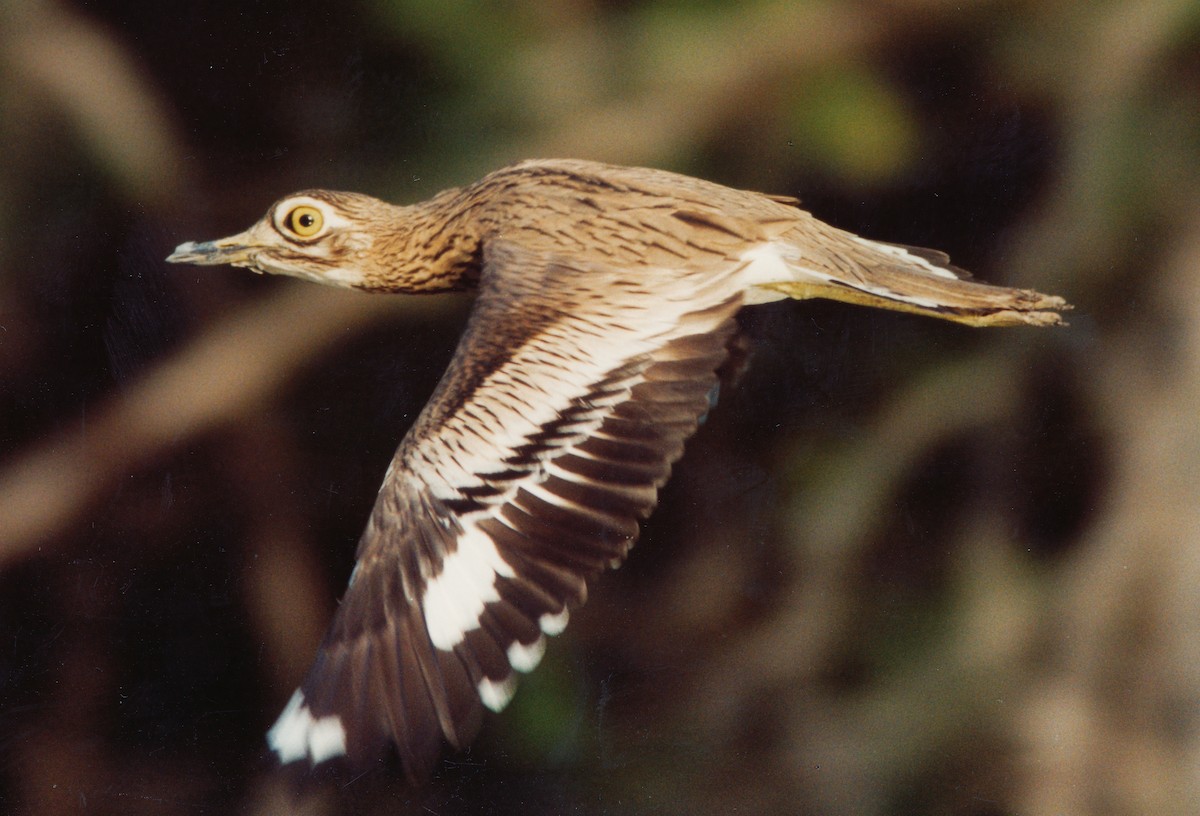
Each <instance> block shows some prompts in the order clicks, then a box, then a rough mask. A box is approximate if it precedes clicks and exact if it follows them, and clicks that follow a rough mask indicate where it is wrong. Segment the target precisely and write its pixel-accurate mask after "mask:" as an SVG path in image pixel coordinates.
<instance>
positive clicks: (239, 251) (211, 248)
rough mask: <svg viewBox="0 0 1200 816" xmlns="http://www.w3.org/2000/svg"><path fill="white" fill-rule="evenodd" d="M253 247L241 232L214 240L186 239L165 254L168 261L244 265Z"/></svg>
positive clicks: (209, 264)
mask: <svg viewBox="0 0 1200 816" xmlns="http://www.w3.org/2000/svg"><path fill="white" fill-rule="evenodd" d="M254 250H255V247H254V246H253V245H252V244H251V242H250V241H249V240H248V239H247V236H246V235H245V234H244V233H243V234H239V235H231V236H230V237H228V238H218V239H217V240H215V241H188V242H187V243H185V244H180V245H179V246H177V247H175V251H174V252H172V253H171V254H170V255H168V256H167V262H168V263H190V264H200V265H201V266H215V265H217V264H232V265H234V266H245V265H246V264H245V263H243V262H244V261H245V260H246V259H247V258H248V257H250V255H251V253H253V252H254Z"/></svg>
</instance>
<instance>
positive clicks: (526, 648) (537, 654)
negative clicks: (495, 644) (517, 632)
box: [507, 638, 546, 674]
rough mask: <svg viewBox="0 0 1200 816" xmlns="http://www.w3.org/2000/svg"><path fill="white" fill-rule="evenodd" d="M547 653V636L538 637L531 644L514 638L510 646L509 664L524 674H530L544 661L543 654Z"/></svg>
mask: <svg viewBox="0 0 1200 816" xmlns="http://www.w3.org/2000/svg"><path fill="white" fill-rule="evenodd" d="M545 653H546V639H545V638H538V639H537V640H535V641H534V642H533V643H530V644H524V643H521V642H520V641H518V640H514V641H513V642H512V644H511V645H510V646H509V647H508V653H507V654H508V664H509V665H510V666H512V667H513V668H514V669H516V670H517V671H519V672H521V673H522V674H528V673H529V672H531V671H533V670H534V669H536V668H537V664H538V663H541V662H542V655H543V654H545Z"/></svg>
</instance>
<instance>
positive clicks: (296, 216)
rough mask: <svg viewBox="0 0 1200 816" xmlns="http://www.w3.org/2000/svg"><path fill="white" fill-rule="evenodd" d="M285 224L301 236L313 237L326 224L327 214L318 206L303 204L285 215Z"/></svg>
mask: <svg viewBox="0 0 1200 816" xmlns="http://www.w3.org/2000/svg"><path fill="white" fill-rule="evenodd" d="M283 225H284V226H285V227H287V228H288V229H289V230H291V231H292V232H294V233H295V234H296V235H298V236H299V237H301V238H311V237H312V236H314V235H316V234H317V233H318V232H320V231H321V227H323V226H325V216H323V215H321V211H320V210H318V209H317V208H316V207H311V206H309V205H308V204H301V205H300V206H298V207H293V208H292V209H291V210H290V211H289V212H288V214H287V215H285V216H284V217H283Z"/></svg>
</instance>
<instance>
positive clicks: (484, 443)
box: [268, 242, 741, 781]
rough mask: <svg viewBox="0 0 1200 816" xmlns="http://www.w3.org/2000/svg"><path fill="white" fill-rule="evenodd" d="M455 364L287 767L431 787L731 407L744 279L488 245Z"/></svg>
mask: <svg viewBox="0 0 1200 816" xmlns="http://www.w3.org/2000/svg"><path fill="white" fill-rule="evenodd" d="M483 261H484V265H483V273H482V277H481V281H480V293H479V297H478V300H477V302H476V304H475V308H474V310H473V313H472V316H471V319H470V321H469V323H468V325H467V328H466V330H465V332H464V335H463V338H462V340H461V342H460V344H459V347H458V350H457V352H456V353H455V356H454V358H453V360H452V361H451V363H450V366H449V368H448V369H447V371H446V374H445V376H444V377H443V379H442V381H441V383H440V384H439V385H438V387H437V389H436V390H435V392H434V395H433V396H432V397H431V399H430V401H429V404H428V405H427V406H426V408H425V410H424V411H423V412H422V415H421V416H420V417H419V418H418V420H417V422H416V423H415V424H414V426H413V428H412V429H411V430H410V432H409V434H408V435H407V436H406V437H405V439H404V441H403V442H402V443H401V445H400V448H399V450H398V451H397V454H396V458H395V460H394V461H393V464H392V466H391V467H390V468H389V471H388V475H387V477H386V478H385V480H384V484H383V486H382V488H381V490H380V494H379V497H378V500H377V501H376V504H375V508H374V510H373V512H372V514H371V518H370V521H369V523H368V525H367V529H366V531H365V533H364V534H363V537H362V539H361V542H360V544H359V549H358V561H357V564H356V566H355V569H354V573H353V575H352V578H351V583H350V587H349V589H348V590H347V592H346V594H345V597H344V598H343V600H342V603H341V605H340V607H339V609H338V612H337V614H336V616H335V619H334V621H333V624H332V626H331V628H330V630H329V633H328V635H327V637H326V639H325V642H324V643H323V645H322V646H321V647H320V650H319V653H318V655H317V657H316V661H315V663H314V665H313V667H312V669H311V670H310V672H309V674H308V676H307V678H306V679H305V681H304V683H303V684H302V686H301V687H300V689H298V690H297V692H296V694H295V695H294V696H293V698H292V700H291V702H290V703H289V705H288V708H287V709H286V710H285V711H284V713H283V715H281V717H280V719H279V721H278V722H277V723H276V725H275V726H274V727H273V728H272V730H271V732H270V734H269V735H268V736H269V740H270V743H271V745H272V747H273V748H274V749H275V751H276V753H277V754H278V756H279V758H280V760H281V761H282V762H284V763H287V762H290V761H295V760H301V759H308V760H309V761H310V762H312V763H313V764H317V763H319V762H321V761H323V760H325V759H331V758H334V757H338V756H343V755H344V756H345V757H346V761H348V762H350V763H351V764H353V765H357V766H362V765H364V764H367V763H370V762H373V761H375V760H376V759H377V758H378V757H379V756H380V755H381V754H383V753H384V752H385V750H386V745H387V743H388V742H389V741H390V742H392V743H394V744H395V745H396V747H397V749H398V753H399V756H400V760H401V763H402V765H403V767H404V769H405V772H406V774H407V775H408V776H409V778H410V779H411V780H413V781H418V780H420V779H421V778H423V777H424V776H426V775H427V774H428V773H429V772H430V770H431V769H432V767H433V765H434V764H435V762H436V760H437V759H438V757H439V755H440V754H441V752H442V750H443V747H442V740H443V737H444V738H445V740H447V741H449V743H450V744H452V745H454V746H456V747H462V746H464V745H465V744H466V743H467V742H468V741H469V740H470V739H471V738H472V737H473V736H474V734H475V732H476V731H477V730H478V727H479V724H480V721H481V718H482V710H483V707H484V706H486V707H488V708H491V709H493V710H497V711H498V710H500V709H501V708H502V707H503V706H504V705H505V704H506V703H507V702H508V700H509V698H510V697H511V695H512V693H513V689H514V686H515V675H514V671H528V670H530V669H532V668H533V667H534V666H535V665H536V664H537V662H538V660H539V659H540V657H541V653H542V650H543V646H544V636H545V635H553V634H557V633H558V632H559V631H561V630H562V627H563V626H565V624H566V618H567V614H568V610H569V608H570V607H571V606H573V605H578V604H582V603H583V602H584V600H585V598H586V596H587V585H588V581H589V580H590V579H592V578H594V577H595V576H596V575H598V574H599V573H600V572H602V571H603V570H605V569H606V568H610V567H615V566H617V565H618V564H620V562H621V560H622V559H623V558H624V557H625V555H626V554H627V553H628V551H629V549H630V547H631V546H632V545H633V543H634V541H635V540H636V538H637V535H638V520H639V519H640V518H644V517H646V516H647V515H648V514H649V513H650V511H651V510H652V509H653V507H654V505H655V503H656V501H657V497H658V489H659V488H660V487H661V486H662V485H663V483H664V482H665V481H666V479H667V477H668V476H669V474H670V470H671V465H672V463H674V462H675V460H677V459H678V458H679V456H680V455H681V454H682V452H683V445H684V441H685V440H686V439H687V438H688V437H689V436H691V434H692V433H693V432H694V431H695V430H696V427H697V424H698V423H699V421H700V418H701V417H702V416H703V415H704V414H705V412H706V411H707V410H708V409H709V407H710V395H711V394H712V393H713V392H714V389H715V387H716V384H717V376H716V370H717V368H718V366H720V364H721V363H722V361H723V360H724V359H725V357H726V354H727V350H726V346H727V343H728V341H729V340H730V338H731V336H732V335H733V333H734V331H735V323H734V321H733V315H734V313H735V312H736V311H737V309H738V308H739V307H740V305H741V291H740V289H739V287H737V286H736V285H735V284H734V282H733V276H734V275H735V274H736V269H735V268H734V266H733V265H730V266H729V267H728V268H716V267H714V268H709V269H706V270H701V271H697V270H692V271H690V272H689V271H686V270H661V269H660V270H629V269H613V268H609V267H606V266H604V265H598V264H582V263H580V262H578V261H574V260H572V261H568V260H566V259H563V258H557V257H554V256H553V255H551V254H546V253H539V252H536V251H532V250H529V249H525V248H522V247H521V246H517V245H514V244H511V243H504V242H494V243H493V244H492V245H490V246H488V247H487V248H486V249H485V252H484V258H483Z"/></svg>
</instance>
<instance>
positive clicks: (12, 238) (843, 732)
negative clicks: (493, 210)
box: [0, 0, 1200, 816]
mask: <svg viewBox="0 0 1200 816" xmlns="http://www.w3.org/2000/svg"><path fill="white" fill-rule="evenodd" d="M0 145H2V146H3V147H2V154H0V155H2V158H0V813H4V814H76V813H79V814H83V813H86V814H109V813H111V814H224V813H246V814H275V813H292V812H297V813H305V814H349V813H355V814H358V813H363V814H375V813H399V812H413V813H437V814H457V813H475V814H485V813H495V814H503V813H523V814H543V813H545V814H558V813H560V814H659V813H662V814H675V813H694V814H710V813H711V814H717V813H720V814H727V813H789V814H791V813H794V814H871V815H872V816H875V815H882V814H955V815H957V814H964V815H966V814H970V815H971V816H1002V815H1003V814H1035V815H1036V814H1148V813H1153V814H1194V813H1197V812H1200V501H1197V488H1198V486H1200V422H1197V414H1198V413H1200V4H1197V3H1196V2H1195V0H1109V1H1108V2H1103V3H1095V2H1091V1H1090V0H1056V2H1041V1H1040V0H1037V1H1036V2H1035V0H966V2H947V1H946V0H886V1H870V0H859V1H858V2H853V1H852V0H805V1H804V2H778V1H777V0H757V1H756V2H746V3H722V2H711V1H710V0H706V1H701V2H691V3H689V2H682V0H567V1H566V2H560V3H545V4H534V3H530V4H523V3H512V2H482V0H458V1H457V2H438V1H437V0H395V1H394V2H386V1H385V0H352V1H351V2H341V3H307V2H295V0H290V1H289V2H284V1H283V0H264V2H256V3H245V2H240V0H214V2H183V3H178V4H170V3H150V2H142V1H141V0H124V1H122V0H110V1H109V2H84V1H83V0H77V2H74V3H70V2H52V0H0ZM531 156H572V157H584V158H593V159H602V160H608V161H613V162H618V163H625V164H646V165H654V166H659V167H665V168H669V169H675V170H680V171H683V172H687V173H691V174H694V175H700V176H704V177H706V178H710V179H713V180H716V181H720V182H724V183H727V184H730V185H735V186H740V187H748V188H754V189H761V190H764V191H768V192H772V193H778V194H788V195H797V196H799V197H801V198H802V199H803V200H804V202H805V206H806V207H807V208H809V209H811V210H813V211H814V212H815V213H816V214H817V215H818V216H819V217H821V218H823V219H825V220H828V221H831V222H833V223H835V224H837V225H838V226H841V227H844V228H847V229H850V230H853V231H856V232H859V233H863V234H866V235H869V236H871V237H875V238H880V239H885V240H891V241H897V242H903V243H908V244H915V245H924V246H932V247H937V248H941V249H944V250H947V251H949V252H950V253H951V254H952V255H953V257H954V259H955V261H956V262H957V263H958V264H959V265H961V266H963V267H966V268H968V269H971V270H973V271H974V272H975V274H976V275H977V276H978V277H980V278H982V279H984V280H988V281H995V282H1003V283H1007V284H1010V285H1018V286H1029V287H1036V288H1038V289H1041V290H1042V291H1046V292H1053V293H1058V294H1062V295H1064V296H1066V297H1067V298H1068V299H1069V300H1071V301H1072V302H1073V303H1074V304H1075V306H1076V309H1075V311H1074V312H1073V313H1072V314H1071V315H1070V318H1069V319H1070V323H1071V325H1070V327H1069V328H1066V329H1059V330H1035V329H1026V328H1022V329H1005V330H971V329H966V328H963V327H960V326H955V325H950V324H941V323H939V322H937V321H931V320H928V319H922V318H918V317H913V316H909V315H902V314H894V313H884V312H877V311H872V310H867V309H862V308H855V307H849V306H843V305H838V304H828V303H820V302H809V303H793V302H789V303H782V304H773V305H768V306H763V307H759V308H757V309H755V310H749V311H748V312H747V313H745V314H744V320H743V325H744V329H745V334H746V337H747V340H748V344H749V347H750V348H751V349H752V354H751V361H750V365H749V368H748V370H747V371H746V372H745V373H744V375H743V376H742V377H741V380H740V381H739V382H738V383H736V384H734V385H732V386H730V387H727V388H726V389H725V390H724V391H723V393H722V401H721V402H722V404H721V406H720V408H719V410H717V411H715V412H714V413H713V414H712V416H711V417H710V420H709V421H708V423H707V424H706V425H705V427H704V428H703V429H702V430H701V432H700V433H699V435H698V436H697V437H696V438H695V439H694V440H693V442H692V443H691V444H690V446H689V449H688V453H687V455H686V457H685V459H684V460H683V461H682V462H681V463H680V465H679V467H678V468H677V470H676V477H675V478H674V480H673V481H672V483H671V484H670V486H669V487H668V488H667V489H666V491H665V493H664V496H663V501H662V506H661V508H660V510H659V512H658V513H657V514H656V515H655V516H654V517H653V519H652V520H651V521H650V522H649V523H648V524H647V525H646V527H645V532H644V535H643V538H642V541H641V543H640V544H639V546H638V547H637V548H636V549H635V551H634V553H633V555H632V557H631V558H630V560H629V562H628V563H627V564H626V566H625V567H623V568H622V569H621V570H619V571H617V572H615V573H611V574H609V575H606V576H604V578H603V579H602V580H601V581H600V582H598V583H597V585H596V586H595V588H594V592H593V593H592V597H591V599H590V601H589V603H588V605H587V606H586V607H584V608H583V609H581V610H578V611H577V612H576V614H575V615H574V616H573V621H572V626H571V627H570V628H569V629H568V631H567V633H566V634H565V635H563V636H562V637H560V638H557V639H556V640H555V641H554V642H553V643H552V644H551V646H550V649H549V651H548V654H547V656H546V659H545V661H544V662H543V664H542V666H541V667H540V669H539V670H538V671H537V672H536V673H535V674H533V675H531V676H530V677H528V678H527V679H526V680H525V681H524V683H523V685H522V688H521V690H520V692H519V693H518V695H517V698H516V700H515V701H514V703H513V704H512V706H510V708H509V710H508V711H506V712H505V713H504V714H503V715H501V716H498V717H492V718H490V719H489V720H488V722H487V724H486V726H485V729H484V733H483V735H482V736H481V738H480V740H479V741H478V742H477V743H476V744H475V746H474V747H473V748H472V750H471V751H470V752H469V753H467V754H460V755H457V756H454V757H452V758H451V760H450V761H448V762H447V763H446V764H445V766H444V767H443V768H442V769H441V770H440V772H439V774H438V776H437V778H436V779H435V780H434V782H433V784H432V785H431V786H430V787H429V788H428V789H425V790H421V791H410V790H406V789H405V788H404V787H403V786H402V785H401V784H399V781H398V779H396V778H395V777H393V776H390V775H388V774H382V773H381V774H370V775H368V776H366V777H364V778H361V779H356V780H335V781H328V780H317V781H315V782H310V783H304V784H301V785H299V786H297V784H296V781H295V780H289V779H281V778H279V777H278V776H276V775H275V774H274V773H272V771H271V768H270V766H269V764H268V763H266V762H265V760H264V744H263V731H264V729H265V728H266V727H267V726H268V725H269V724H270V723H271V722H272V721H273V719H274V717H275V716H276V714H277V713H278V711H279V709H280V707H281V705H282V704H283V702H284V701H285V700H286V698H287V696H288V695H289V694H290V692H291V690H292V688H293V687H294V686H295V684H296V683H297V681H298V680H299V679H300V677H301V675H302V673H303V671H304V670H305V668H306V667H307V664H308V662H309V659H310V657H311V655H312V653H313V649H314V648H315V644H316V643H317V641H318V640H319V638H320V637H321V634H322V632H323V630H324V626H325V624H326V623H327V621H328V619H329V616H330V615H331V613H332V611H333V609H334V608H335V604H336V598H337V596H338V594H339V593H340V591H341V588H342V587H343V586H344V583H345V580H346V577H347V575H348V573H349V570H350V566H351V558H352V553H353V548H354V546H355V543H356V539H357V536H358V533H359V531H360V530H361V528H362V526H363V524H364V520H365V518H366V515H367V513H368V510H369V508H370V506H371V503H372V501H373V500H374V497H375V493H376V490H377V488H378V485H379V482H380V479H381V474H382V473H383V471H384V469H385V468H386V466H387V462H388V460H389V457H390V456H391V453H392V451H393V450H394V448H395V446H396V444H397V442H398V440H399V438H400V436H401V435H402V434H403V432H404V430H405V428H406V427H407V426H408V424H409V423H410V422H411V421H412V419H413V417H414V416H415V414H416V412H417V411H419V409H420V407H421V405H422V404H423V402H424V400H425V398H426V397H427V396H428V394H429V392H430V390H431V388H432V387H433V384H434V383H435V382H436V379H437V377H438V376H439V374H440V372H441V369H442V367H443V366H444V365H445V363H446V361H447V360H448V358H449V355H450V353H451V351H452V349H453V346H454V343H455V340H456V335H457V332H458V330H459V328H460V327H461V324H462V321H463V319H464V315H465V314H466V310H467V308H468V307H469V302H468V301H467V300H465V299H464V298H462V297H430V298H387V297H368V296H365V295H357V294H354V293H344V292H338V291H327V290H324V289H323V288H321V287H316V286H311V285H307V284H303V283H300V282H296V281H286V280H273V279H263V278H258V277H255V276H251V275H248V274H246V273H245V272H242V271H238V270H231V269H221V268H218V269H194V268H185V267H169V266H167V265H166V264H165V263H164V262H163V260H162V259H163V258H164V257H165V256H166V255H167V254H168V253H169V251H170V250H171V249H172V248H173V247H174V246H175V245H176V244H178V243H180V242H182V241H184V240H191V239H207V238H213V237H217V236H221V235H226V234H229V233H231V232H235V231H238V230H241V229H243V228H244V227H246V226H248V225H249V224H250V223H251V222H253V221H254V220H256V219H257V218H258V217H259V216H260V215H261V213H262V212H263V211H264V210H265V209H266V207H267V206H268V205H269V204H270V203H271V201H273V200H274V199H275V198H277V197H279V196H281V195H282V194H285V193H287V192H290V191H293V190H296V189H301V188H305V187H312V186H326V187H333V188H341V189H354V190H359V191H362V192H367V193H371V194H374V195H377V196H380V197H383V198H387V199H390V200H393V201H397V202H408V201H414V200H417V199H419V198H422V197H424V196H426V195H429V194H431V193H433V192H435V191H437V190H439V189H441V188H443V187H446V186H453V185H458V184H463V183H467V182H469V181H472V180H474V179H475V178H477V177H478V176H480V175H482V174H483V173H485V172H486V171H488V170H490V169H494V168H495V167H497V166H499V165H501V164H503V163H506V162H509V161H513V160H517V159H521V158H526V157H531Z"/></svg>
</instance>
